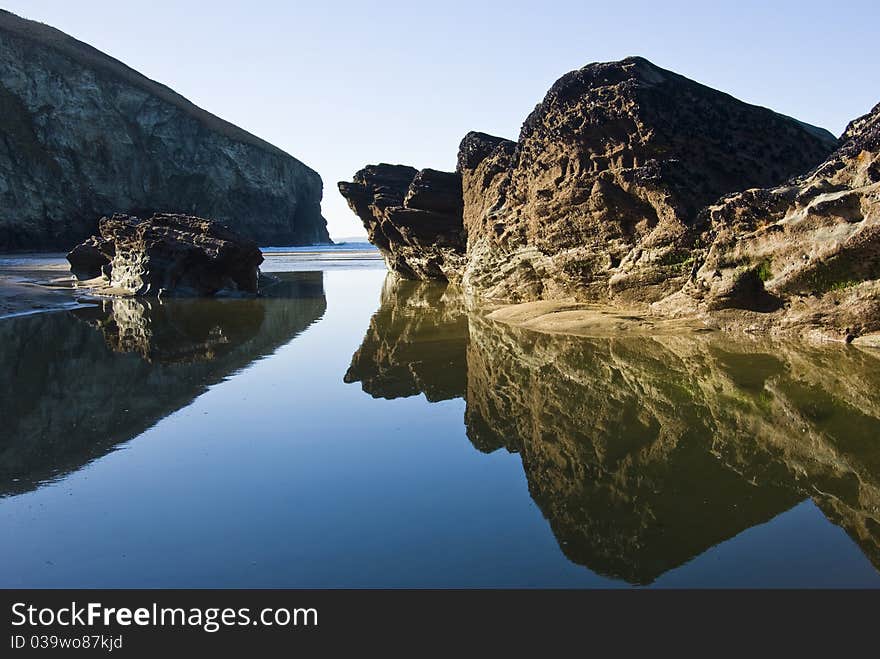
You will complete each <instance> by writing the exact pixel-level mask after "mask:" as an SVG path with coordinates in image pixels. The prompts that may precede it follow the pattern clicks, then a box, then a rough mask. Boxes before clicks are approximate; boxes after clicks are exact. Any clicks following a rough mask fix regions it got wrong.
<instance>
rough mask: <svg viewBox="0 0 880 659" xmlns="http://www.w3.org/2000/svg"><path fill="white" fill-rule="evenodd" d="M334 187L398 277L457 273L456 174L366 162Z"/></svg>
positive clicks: (460, 253)
mask: <svg viewBox="0 0 880 659" xmlns="http://www.w3.org/2000/svg"><path fill="white" fill-rule="evenodd" d="M339 192H340V193H341V194H342V196H343V197H345V199H346V200H347V201H348V205H349V206H350V207H351V209H352V210H353V211H354V212H355V214H356V215H357V216H358V217H359V218H360V219H361V221H362V222H363V224H364V228H365V229H366V230H367V238H368V239H369V240H370V242H371V243H373V244H374V245H375V246H376V247H378V248H379V251H380V252H381V253H382V256H383V257H384V258H385V263H386V264H387V265H388V269H389V270H391V271H392V272H394V273H396V274H398V275H400V276H401V277H403V278H404V279H415V280H423V281H428V280H432V279H437V280H441V281H451V280H455V279H458V278H459V277H460V276H461V272H462V270H463V269H464V250H465V237H464V231H463V227H462V220H461V209H462V199H461V177H460V176H459V175H458V174H457V173H452V172H440V171H437V170H435V169H423V170H422V171H418V170H416V169H415V168H413V167H407V166H406V165H388V164H385V163H382V164H379V165H368V166H367V167H365V168H364V169H362V170H360V171H358V172H357V173H356V174H355V175H354V179H353V180H352V182H350V183H349V182H347V181H340V182H339Z"/></svg>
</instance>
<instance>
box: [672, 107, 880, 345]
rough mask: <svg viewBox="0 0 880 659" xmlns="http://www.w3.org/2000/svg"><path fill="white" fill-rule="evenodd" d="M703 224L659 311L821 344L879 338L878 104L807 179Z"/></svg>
mask: <svg viewBox="0 0 880 659" xmlns="http://www.w3.org/2000/svg"><path fill="white" fill-rule="evenodd" d="M704 216H705V219H706V221H707V222H710V223H711V227H712V236H713V240H712V242H711V246H710V247H709V249H708V250H707V254H706V255H705V258H704V259H702V260H701V267H700V268H699V270H698V271H696V273H695V275H694V277H693V278H692V279H691V280H690V281H689V282H688V283H687V285H686V286H685V287H684V290H683V291H682V292H681V293H680V294H678V295H675V296H672V297H671V298H669V299H668V300H664V301H663V302H661V303H660V304H658V305H657V308H658V309H659V310H662V311H679V312H686V313H690V312H692V311H693V310H694V309H696V310H698V311H702V312H705V314H706V316H707V318H708V320H709V322H710V323H716V324H718V325H720V326H722V327H725V328H732V329H746V330H770V331H773V332H785V333H797V334H801V335H807V336H813V337H818V338H826V339H839V340H847V339H853V338H856V337H861V336H863V335H866V334H871V333H877V332H880V105H877V106H876V107H874V109H873V110H872V111H871V112H869V113H868V114H866V115H865V116H863V117H861V118H859V119H856V120H855V121H853V122H852V123H850V125H849V127H848V128H847V130H846V132H845V133H844V135H843V138H842V143H841V146H840V148H839V149H838V150H837V151H835V152H834V153H833V154H832V155H831V156H830V157H829V158H828V159H827V160H825V161H824V162H823V163H822V164H821V165H820V166H818V167H817V168H816V169H814V170H813V171H811V172H809V173H807V174H805V175H803V176H800V177H798V178H795V179H792V180H790V181H788V182H787V183H785V184H783V185H781V186H778V187H774V188H769V189H767V188H763V189H752V190H746V191H744V192H740V193H737V194H734V195H730V196H728V197H726V198H724V199H722V200H720V201H719V202H718V203H716V204H713V205H711V206H710V207H709V208H708V209H707V210H706V211H705V213H704ZM865 340H867V337H866V339H865Z"/></svg>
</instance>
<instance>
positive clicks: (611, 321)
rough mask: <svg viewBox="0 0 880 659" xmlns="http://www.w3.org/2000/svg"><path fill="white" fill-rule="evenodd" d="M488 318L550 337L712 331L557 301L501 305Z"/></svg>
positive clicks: (687, 321) (686, 321)
mask: <svg viewBox="0 0 880 659" xmlns="http://www.w3.org/2000/svg"><path fill="white" fill-rule="evenodd" d="M488 317H489V318H490V319H491V320H495V321H498V322H501V323H506V324H508V325H514V326H517V327H524V328H526V329H530V330H534V331H538V332H545V333H548V334H572V335H576V336H591V337H602V336H617V335H620V334H627V335H658V334H688V333H694V332H710V331H712V330H711V329H710V328H709V327H707V326H706V325H705V324H703V323H702V322H701V321H700V320H698V319H696V318H665V317H661V316H654V315H652V314H650V313H649V312H648V311H647V310H645V309H637V308H633V309H621V308H619V307H607V306H602V305H595V304H585V303H579V302H571V301H556V300H548V301H539V302H524V303H521V304H513V305H508V306H502V307H500V308H497V309H495V310H494V311H492V312H491V313H489V315H488Z"/></svg>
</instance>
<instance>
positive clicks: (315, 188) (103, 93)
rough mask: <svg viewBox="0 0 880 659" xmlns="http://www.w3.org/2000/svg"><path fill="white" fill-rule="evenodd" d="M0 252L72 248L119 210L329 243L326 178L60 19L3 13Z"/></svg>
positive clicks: (263, 239) (263, 236) (263, 240)
mask: <svg viewBox="0 0 880 659" xmlns="http://www.w3.org/2000/svg"><path fill="white" fill-rule="evenodd" d="M0 60H2V62H3V66H2V67H0V250H17V249H48V248H56V249H58V248H61V249H69V248H70V247H71V246H73V245H74V244H76V243H78V242H80V241H82V240H84V239H85V238H86V237H87V236H88V235H90V234H91V233H94V232H95V229H96V224H97V221H98V218H100V217H101V216H102V215H110V214H113V213H116V212H124V213H130V214H133V215H150V214H152V213H153V212H161V211H166V212H167V211H171V212H185V213H191V214H194V215H200V216H203V217H211V218H214V219H217V220H219V221H222V222H224V223H226V224H228V225H230V226H231V227H233V228H234V229H235V230H236V231H238V232H239V233H241V234H243V235H244V236H246V237H248V238H251V239H253V240H255V241H257V242H258V243H260V244H263V245H267V244H276V245H277V244H284V245H289V244H308V243H319V242H329V236H328V234H327V228H326V222H325V220H324V218H323V217H322V216H321V208H320V203H321V195H322V182H321V178H320V176H319V175H318V174H317V173H316V172H315V171H313V170H311V169H310V168H309V167H307V166H306V165H304V164H303V163H301V162H299V161H298V160H296V159H295V158H293V157H291V156H290V155H288V154H286V153H284V152H283V151H281V150H280V149H278V148H276V147H273V146H272V145H270V144H268V143H266V142H264V141H262V140H260V139H258V138H257V137H255V136H253V135H251V134H249V133H247V132H245V131H243V130H241V129H240V128H237V127H235V126H233V125H232V124H229V123H227V122H225V121H223V120H222V119H219V118H218V117H216V116H214V115H212V114H210V113H208V112H206V111H204V110H202V109H201V108H198V107H196V106H195V105H193V104H192V103H190V102H189V101H187V100H186V99H185V98H183V97H182V96H180V95H178V94H176V93H175V92H173V91H172V90H170V89H168V88H167V87H165V86H163V85H160V84H158V83H156V82H154V81H152V80H149V79H148V78H146V77H144V76H142V75H141V74H139V73H137V72H136V71H133V70H132V69H130V68H128V67H127V66H125V65H124V64H122V63H120V62H118V61H117V60H114V59H113V58H111V57H108V56H107V55H105V54H103V53H101V52H100V51H98V50H95V49H94V48H92V47H90V46H88V45H86V44H84V43H82V42H79V41H77V40H75V39H73V38H71V37H69V36H67V35H65V34H64V33H62V32H59V31H58V30H55V29H53V28H51V27H48V26H45V25H42V24H39V23H34V22H32V21H27V20H24V19H21V18H18V17H17V16H15V15H13V14H10V13H8V12H5V11H0Z"/></svg>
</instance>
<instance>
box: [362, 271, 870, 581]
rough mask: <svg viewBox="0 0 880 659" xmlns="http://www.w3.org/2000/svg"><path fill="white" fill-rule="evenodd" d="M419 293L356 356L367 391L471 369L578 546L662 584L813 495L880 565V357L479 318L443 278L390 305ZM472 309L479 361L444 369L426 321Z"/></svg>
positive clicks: (435, 326) (481, 415)
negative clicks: (433, 362) (416, 309)
mask: <svg viewBox="0 0 880 659" xmlns="http://www.w3.org/2000/svg"><path fill="white" fill-rule="evenodd" d="M422 286H426V285H422ZM409 299H410V298H408V297H407V296H405V295H401V293H400V292H398V293H397V294H395V293H393V292H389V291H386V293H385V295H384V296H383V309H381V310H380V311H379V312H378V313H377V314H376V315H375V316H374V318H373V322H372V323H371V327H370V330H369V331H368V334H367V337H366V339H365V347H366V346H368V345H369V346H382V349H381V350H375V349H373V348H369V349H366V350H365V348H364V347H362V349H361V350H360V351H359V352H358V353H357V355H356V358H355V361H356V362H357V363H358V364H359V374H360V379H362V380H363V382H364V388H365V390H367V391H369V392H370V393H371V394H372V395H374V396H385V397H395V396H398V395H401V393H400V392H401V391H405V392H406V393H405V395H410V394H412V393H416V392H415V391H414V389H418V388H421V389H422V390H423V391H428V390H431V389H432V387H435V386H436V382H438V381H439V382H447V381H449V380H452V379H455V380H460V379H462V378H466V382H467V386H466V390H465V392H464V397H465V399H466V403H467V408H466V419H465V421H466V426H467V432H468V435H469V437H470V438H471V441H472V442H473V443H474V445H475V446H476V447H477V448H478V449H480V450H482V451H491V450H495V449H497V448H501V447H503V448H505V449H507V450H509V451H513V452H517V453H519V454H520V455H521V457H522V461H523V468H524V470H525V472H526V476H527V480H528V483H529V490H530V492H531V495H532V497H533V498H534V500H535V502H536V503H537V504H538V506H539V507H540V508H541V510H542V511H543V513H544V515H545V516H546V517H547V519H548V521H549V523H550V525H551V528H552V529H553V532H554V534H555V535H556V538H557V540H558V541H559V544H560V547H561V548H562V550H563V551H564V552H565V554H566V555H567V556H568V557H569V558H570V559H571V560H573V561H575V562H577V563H579V564H583V565H585V566H587V567H589V568H591V569H593V570H594V571H597V572H600V573H603V574H606V575H610V576H614V577H619V578H622V579H625V580H626V581H628V582H631V583H649V582H651V581H653V580H654V579H656V578H657V577H658V576H659V575H661V574H662V573H664V572H666V571H667V570H670V569H672V568H674V567H676V566H678V565H681V564H683V563H684V562H686V561H688V560H689V559H691V558H693V557H694V556H697V555H698V554H700V553H702V552H704V551H705V550H706V549H708V548H710V547H712V546H713V545H715V544H717V543H719V542H721V541H723V540H725V539H727V538H730V537H732V536H734V535H736V534H738V533H740V532H741V531H743V530H745V529H748V528H749V527H751V526H754V525H756V524H759V523H761V522H764V521H767V520H769V519H770V518H772V517H774V516H775V515H777V514H779V513H781V512H783V511H785V510H787V509H789V508H790V507H792V506H793V505H795V504H796V503H798V502H799V501H802V500H804V499H806V498H811V499H812V500H813V501H814V502H815V503H816V504H817V505H818V506H819V508H820V509H821V510H822V511H823V512H824V513H825V515H826V516H827V517H828V518H829V519H830V520H831V521H832V522H834V523H835V524H837V525H839V526H841V527H842V528H843V529H844V530H845V531H846V532H847V533H848V534H849V535H850V537H852V538H853V540H854V541H855V542H856V543H857V544H858V545H859V546H860V547H861V548H862V550H863V551H864V552H865V554H866V555H867V556H868V558H869V559H870V560H871V561H872V562H873V563H874V565H876V566H878V567H880V372H878V366H880V356H878V355H876V354H871V353H868V352H863V351H860V350H858V349H855V348H851V347H849V348H848V347H840V346H833V347H828V348H817V347H808V346H799V345H798V346H795V345H785V344H772V345H771V344H768V343H767V342H766V341H755V342H744V341H733V340H731V338H730V337H727V336H717V335H698V336H694V335H689V336H686V337H684V336H680V337H679V336H663V337H630V338H625V337H623V338H610V339H609V338H601V339H600V338H596V339H589V338H579V337H564V336H554V335H548V334H538V333H533V332H528V331H524V330H518V329H515V328H511V327H508V326H504V325H499V324H497V323H492V322H490V321H487V320H485V319H483V318H482V316H480V315H474V314H472V315H470V317H467V315H466V314H465V312H464V311H463V310H462V309H461V307H459V306H458V305H456V304H455V302H454V298H451V297H449V296H447V297H446V298H444V297H443V294H442V289H437V290H435V291H434V292H432V293H430V294H429V293H428V292H427V291H426V290H424V289H422V290H421V292H420V293H419V299H421V300H426V299H435V300H442V304H440V305H438V306H437V307H432V306H430V305H429V306H424V307H422V308H421V311H420V313H419V314H418V315H417V314H415V313H407V314H401V313H400V311H399V310H397V309H394V308H388V307H389V306H393V305H396V304H400V303H401V302H402V301H403V302H404V303H405V306H407V307H409ZM451 309H454V310H456V313H457V316H456V318H457V319H454V318H453V317H452V316H455V314H450V310H451ZM462 318H467V323H468V324H467V331H459V332H458V333H457V335H456V336H457V339H456V340H457V341H458V345H459V348H458V349H459V350H465V351H466V361H465V362H462V361H455V362H446V363H445V365H444V366H442V367H441V366H440V365H439V364H438V365H437V366H436V367H434V368H426V367H425V365H426V364H429V363H430V362H429V361H428V360H429V357H427V356H426V355H425V354H424V352H423V351H422V350H421V349H420V348H419V346H425V345H430V342H427V343H426V342H423V341H422V336H435V335H436V334H437V333H438V332H439V331H440V330H441V329H442V327H443V326H445V325H447V324H449V323H452V324H453V325H454V326H455V327H461V322H462V321H461V319H462ZM386 319H388V320H393V322H389V323H387V324H386V323H385V321H386ZM402 343H408V344H409V345H401V344H402ZM447 350H449V351H452V347H451V346H447ZM388 355H395V356H396V358H395V359H394V360H393V366H394V368H393V369H390V368H388V364H389V360H388V359H387V356H388ZM369 356H373V358H375V360H376V362H375V366H374V367H373V369H372V371H371V369H370V367H369V359H368V357H369ZM405 359H411V360H412V363H417V364H419V365H420V366H419V371H418V373H419V378H418V379H414V378H412V377H409V375H408V373H410V370H409V369H408V364H407V363H406V361H405ZM453 364H455V365H457V368H458V369H459V373H458V374H457V376H455V377H453V376H452V375H451V374H450V373H449V372H448V370H449V368H451V367H452V366H453ZM380 372H381V374H382V377H381V378H379V377H375V376H376V374H377V373H380ZM395 373H397V374H402V378H403V379H404V380H405V382H406V384H405V386H402V387H401V386H400V385H399V383H396V382H394V381H393V377H392V375H393V374H395ZM432 374H433V376H435V377H436V378H438V379H437V380H432ZM351 375H352V371H351V370H350V371H349V374H348V376H347V377H348V378H349V379H352V378H351ZM367 383H370V385H369V388H368V385H367ZM449 393H452V392H451V391H449Z"/></svg>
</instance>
